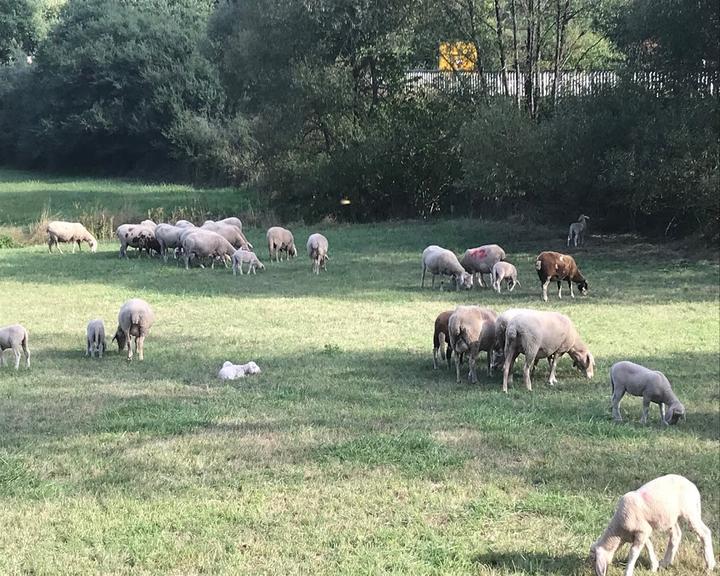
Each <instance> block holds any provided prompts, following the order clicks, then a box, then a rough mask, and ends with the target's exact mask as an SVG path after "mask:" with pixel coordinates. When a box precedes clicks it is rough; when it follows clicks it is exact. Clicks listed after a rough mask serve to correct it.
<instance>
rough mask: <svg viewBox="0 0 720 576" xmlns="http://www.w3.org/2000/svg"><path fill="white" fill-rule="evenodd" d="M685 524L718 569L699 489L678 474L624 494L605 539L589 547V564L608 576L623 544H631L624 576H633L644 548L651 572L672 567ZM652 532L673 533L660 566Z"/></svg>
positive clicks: (599, 575)
mask: <svg viewBox="0 0 720 576" xmlns="http://www.w3.org/2000/svg"><path fill="white" fill-rule="evenodd" d="M680 518H682V519H683V520H685V521H686V522H687V523H688V524H689V525H690V528H691V529H692V531H693V532H695V534H697V535H698V537H699V538H700V540H701V541H702V543H703V547H704V553H705V566H706V567H707V570H708V572H712V571H713V570H714V568H715V556H714V554H713V547H712V534H711V533H710V529H709V528H708V527H707V526H706V525H705V523H704V522H703V521H702V505H701V501H700V492H699V491H698V489H697V486H695V484H693V483H692V482H690V480H688V479H687V478H685V477H683V476H679V475H677V474H668V475H666V476H660V477H659V478H655V479H654V480H651V481H650V482H648V483H647V484H644V485H643V486H641V487H640V488H638V489H637V490H634V491H632V492H628V493H627V494H624V495H623V496H622V497H621V498H620V500H619V501H618V504H617V508H616V509H615V514H614V515H613V517H612V520H610V524H609V525H608V527H607V528H606V529H605V532H604V533H603V535H602V536H601V537H600V538H599V539H598V540H597V542H595V543H594V544H593V545H592V546H591V547H590V562H591V563H592V564H593V566H594V568H595V575H596V576H606V574H607V571H608V567H609V566H610V564H611V563H612V560H613V556H614V555H615V552H616V551H617V549H618V548H619V547H620V545H621V544H622V543H623V542H631V543H632V546H631V547H630V553H629V554H628V559H627V568H626V569H625V576H632V575H633V572H634V571H635V563H636V562H637V559H638V557H639V556H640V552H642V549H643V547H646V548H647V551H648V556H649V557H650V570H651V571H652V572H655V571H657V569H658V567H662V568H665V567H667V566H670V565H671V564H672V563H673V561H674V560H675V556H676V554H677V551H678V547H679V546H680V538H681V537H682V530H681V529H680V523H679V520H680ZM653 530H658V531H660V532H667V531H670V539H669V540H668V545H667V550H666V551H665V557H664V558H663V560H662V562H658V559H657V556H655V549H654V547H653V543H652V541H651V539H650V535H651V534H652V532H653Z"/></svg>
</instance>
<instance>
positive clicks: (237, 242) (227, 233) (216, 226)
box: [200, 220, 253, 250]
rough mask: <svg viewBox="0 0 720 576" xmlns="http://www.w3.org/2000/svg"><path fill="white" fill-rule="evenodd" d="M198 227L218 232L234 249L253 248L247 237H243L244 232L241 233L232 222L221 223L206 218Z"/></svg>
mask: <svg viewBox="0 0 720 576" xmlns="http://www.w3.org/2000/svg"><path fill="white" fill-rule="evenodd" d="M200 229H201V230H210V231H211V232H215V233H217V234H220V236H222V237H223V238H225V240H227V241H228V242H230V244H232V245H233V247H234V248H235V249H236V250H238V249H240V248H243V249H245V250H252V249H253V245H252V244H250V242H248V239H247V238H245V234H243V233H242V230H240V228H238V227H237V226H235V225H233V224H222V223H221V222H213V221H212V220H208V221H206V222H205V223H204V224H203V225H202V226H201V227H200Z"/></svg>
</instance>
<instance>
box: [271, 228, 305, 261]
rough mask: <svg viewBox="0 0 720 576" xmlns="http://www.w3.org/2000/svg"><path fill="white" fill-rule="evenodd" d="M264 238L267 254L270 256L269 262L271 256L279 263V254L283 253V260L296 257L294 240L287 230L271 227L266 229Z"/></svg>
mask: <svg viewBox="0 0 720 576" xmlns="http://www.w3.org/2000/svg"><path fill="white" fill-rule="evenodd" d="M265 237H266V238H267V244H268V253H269V254H270V256H269V258H270V260H271V261H272V259H273V256H275V261H276V262H280V252H285V260H289V259H290V257H292V258H295V257H296V256H297V253H298V251H297V248H296V247H295V238H293V235H292V232H290V230H288V229H287V228H282V227H280V226H272V227H271V228H268V231H267V234H266V235H265Z"/></svg>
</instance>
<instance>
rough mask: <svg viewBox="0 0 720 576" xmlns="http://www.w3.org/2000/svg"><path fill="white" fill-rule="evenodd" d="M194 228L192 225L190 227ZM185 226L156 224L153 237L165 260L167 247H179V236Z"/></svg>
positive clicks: (184, 229)
mask: <svg viewBox="0 0 720 576" xmlns="http://www.w3.org/2000/svg"><path fill="white" fill-rule="evenodd" d="M191 228H194V227H191ZM186 229H187V228H183V227H182V226H173V225H172V224H158V225H157V227H156V228H155V239H156V240H157V242H158V245H159V246H160V255H161V256H162V257H163V260H165V262H167V253H168V248H173V249H175V248H181V247H182V241H181V240H180V236H181V234H182V233H183V232H185V231H186Z"/></svg>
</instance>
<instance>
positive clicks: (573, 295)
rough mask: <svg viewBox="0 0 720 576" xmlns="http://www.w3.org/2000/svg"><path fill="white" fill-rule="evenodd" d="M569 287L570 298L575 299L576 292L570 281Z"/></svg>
mask: <svg viewBox="0 0 720 576" xmlns="http://www.w3.org/2000/svg"><path fill="white" fill-rule="evenodd" d="M568 286H569V287H570V298H575V292H573V285H572V282H571V281H570V280H568Z"/></svg>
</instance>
